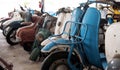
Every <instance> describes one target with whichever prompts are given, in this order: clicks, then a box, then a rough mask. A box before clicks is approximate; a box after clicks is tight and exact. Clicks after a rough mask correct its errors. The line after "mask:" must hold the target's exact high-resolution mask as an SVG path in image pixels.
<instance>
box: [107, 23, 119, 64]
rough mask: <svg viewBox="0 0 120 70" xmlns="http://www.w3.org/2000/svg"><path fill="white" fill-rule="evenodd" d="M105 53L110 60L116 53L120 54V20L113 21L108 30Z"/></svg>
mask: <svg viewBox="0 0 120 70" xmlns="http://www.w3.org/2000/svg"><path fill="white" fill-rule="evenodd" d="M105 53H106V58H107V61H108V62H109V61H110V60H111V59H112V58H113V57H114V55H115V54H120V22H118V23H113V24H112V25H110V26H109V27H108V29H107V31H106V34H105Z"/></svg>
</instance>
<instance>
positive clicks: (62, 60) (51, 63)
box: [41, 51, 83, 70]
mask: <svg viewBox="0 0 120 70" xmlns="http://www.w3.org/2000/svg"><path fill="white" fill-rule="evenodd" d="M67 58H68V52H66V51H64V52H57V53H53V54H50V55H48V56H47V57H46V58H45V59H44V61H43V63H42V64H41V70H56V68H57V66H59V65H62V64H63V65H65V66H66V69H65V70H71V69H70V67H69V65H68V62H67ZM74 58H75V57H74V56H72V58H71V60H72V62H74ZM64 68H65V67H63V70H64ZM81 68H83V67H82V66H81Z"/></svg>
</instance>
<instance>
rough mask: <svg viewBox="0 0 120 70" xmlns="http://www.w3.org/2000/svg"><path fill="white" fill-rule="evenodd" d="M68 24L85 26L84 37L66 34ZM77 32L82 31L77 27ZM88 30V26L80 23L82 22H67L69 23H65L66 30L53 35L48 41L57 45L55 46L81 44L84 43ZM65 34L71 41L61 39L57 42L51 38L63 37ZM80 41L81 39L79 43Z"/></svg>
mask: <svg viewBox="0 0 120 70" xmlns="http://www.w3.org/2000/svg"><path fill="white" fill-rule="evenodd" d="M68 23H71V24H74V23H75V24H77V26H78V25H82V26H84V27H85V33H84V37H80V36H79V34H78V35H74V36H73V35H71V34H70V33H66V32H65V29H66V25H67V24H68ZM77 30H78V31H80V30H79V29H78V27H77ZM87 30H88V27H87V25H86V24H85V23H84V24H83V23H80V22H73V21H67V22H66V23H65V26H64V29H63V31H62V33H61V34H58V35H52V36H50V37H49V38H48V39H49V40H50V41H51V42H53V43H55V44H61V45H69V44H79V43H82V41H84V40H85V37H86V33H87ZM63 34H67V35H69V39H68V40H67V39H63V38H59V39H58V40H57V41H56V40H52V38H51V37H57V36H61V35H63ZM78 39H79V41H78Z"/></svg>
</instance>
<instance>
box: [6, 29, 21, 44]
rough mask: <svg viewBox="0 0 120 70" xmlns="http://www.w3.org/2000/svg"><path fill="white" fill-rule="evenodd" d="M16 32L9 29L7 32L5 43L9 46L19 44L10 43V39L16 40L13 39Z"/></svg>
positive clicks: (15, 42) (16, 42)
mask: <svg viewBox="0 0 120 70" xmlns="http://www.w3.org/2000/svg"><path fill="white" fill-rule="evenodd" d="M16 31H17V29H14V28H11V29H10V30H9V32H8V33H7V35H6V41H7V43H8V44H10V45H16V44H18V43H19V41H12V40H11V38H13V39H14V38H15V39H14V40H16V37H15V35H16ZM11 35H12V36H11Z"/></svg>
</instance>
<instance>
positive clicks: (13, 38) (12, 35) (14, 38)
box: [10, 30, 19, 43]
mask: <svg viewBox="0 0 120 70" xmlns="http://www.w3.org/2000/svg"><path fill="white" fill-rule="evenodd" d="M15 35H16V30H15V31H13V33H12V34H11V35H10V41H11V42H13V43H17V42H19V41H17V40H16V36H15Z"/></svg>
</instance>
